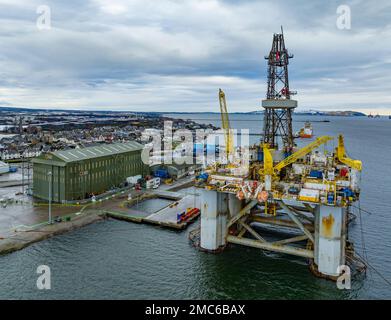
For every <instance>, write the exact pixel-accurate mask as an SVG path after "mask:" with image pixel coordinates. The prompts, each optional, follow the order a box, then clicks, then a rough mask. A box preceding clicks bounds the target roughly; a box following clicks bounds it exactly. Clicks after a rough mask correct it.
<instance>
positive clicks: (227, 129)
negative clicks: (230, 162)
mask: <svg viewBox="0 0 391 320" xmlns="http://www.w3.org/2000/svg"><path fill="white" fill-rule="evenodd" d="M219 102H220V113H221V123H222V126H223V130H224V136H225V148H226V153H227V159H232V156H233V151H234V141H233V136H232V130H231V126H230V124H229V118H228V111H227V102H226V101H225V93H224V91H223V90H221V89H219Z"/></svg>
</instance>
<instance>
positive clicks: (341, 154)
mask: <svg viewBox="0 0 391 320" xmlns="http://www.w3.org/2000/svg"><path fill="white" fill-rule="evenodd" d="M336 153H337V158H338V160H339V161H340V162H342V163H344V164H346V165H347V166H349V167H351V168H353V169H356V170H358V171H361V170H362V162H361V161H360V160H353V159H351V158H349V157H348V156H347V155H346V151H345V143H344V140H343V136H342V134H340V135H339V136H338V147H337V152H336Z"/></svg>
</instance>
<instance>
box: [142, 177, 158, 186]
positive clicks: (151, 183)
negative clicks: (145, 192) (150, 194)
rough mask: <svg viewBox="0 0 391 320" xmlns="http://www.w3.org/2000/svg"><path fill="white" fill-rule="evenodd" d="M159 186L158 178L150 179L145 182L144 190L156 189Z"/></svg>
mask: <svg viewBox="0 0 391 320" xmlns="http://www.w3.org/2000/svg"><path fill="white" fill-rule="evenodd" d="M159 186H160V178H158V177H156V178H152V179H150V180H147V181H146V182H145V188H146V189H157V188H159Z"/></svg>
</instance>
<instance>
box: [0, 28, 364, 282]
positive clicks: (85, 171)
mask: <svg viewBox="0 0 391 320" xmlns="http://www.w3.org/2000/svg"><path fill="white" fill-rule="evenodd" d="M292 57H293V55H290V54H289V53H288V50H287V49H286V47H285V40H284V35H283V33H282V32H281V33H279V34H274V36H273V43H272V48H271V51H270V53H269V55H268V56H267V61H268V78H267V81H268V91H267V94H266V99H265V100H263V101H262V106H263V108H264V121H263V134H262V138H261V141H260V143H257V144H254V145H250V146H247V148H245V147H246V146H240V147H238V146H236V145H235V144H234V136H233V131H232V128H231V126H230V121H229V114H228V109H227V101H226V96H225V93H224V91H223V90H221V89H220V90H219V94H218V98H219V103H220V114H221V127H222V131H221V132H222V133H223V136H224V144H222V145H220V146H217V147H215V148H210V147H208V145H206V146H205V147H204V148H201V149H200V148H198V149H197V148H196V145H193V144H191V148H190V154H191V157H190V159H191V160H200V159H201V162H198V164H197V165H193V161H192V162H191V164H190V165H186V164H176V163H174V164H168V165H167V164H164V162H163V164H159V163H161V162H159V161H158V164H156V160H161V159H164V160H165V159H166V158H167V152H166V151H161V152H160V151H156V150H154V149H153V148H152V149H151V150H150V151H149V153H148V159H147V160H146V159H142V153H143V152H144V150H145V149H146V148H147V147H148V146H149V145H150V144H151V140H150V139H142V136H143V133H141V134H140V136H139V139H138V141H139V142H137V141H134V140H127V141H125V140H124V139H123V137H122V140H120V141H118V139H114V141H112V140H113V139H109V140H110V141H107V139H105V140H106V141H105V142H104V143H98V144H95V145H91V146H88V145H87V146H85V145H81V146H80V145H78V144H77V145H76V147H75V146H73V145H72V144H70V145H68V146H67V147H66V148H63V149H61V150H53V151H46V152H43V151H42V150H41V151H42V152H41V153H40V154H39V155H35V156H34V157H27V156H26V151H25V150H24V151H20V157H21V158H22V160H23V161H22V162H21V164H22V167H21V168H20V167H19V171H20V169H22V173H21V175H22V177H21V178H22V183H20V184H21V186H22V192H17V193H15V195H14V196H11V197H7V196H3V198H2V199H1V203H2V206H3V210H7V211H10V212H16V214H14V215H12V216H10V218H9V219H4V222H3V227H4V228H3V232H4V236H3V237H2V239H3V243H0V248H1V247H3V250H2V252H9V251H12V250H13V249H12V248H14V249H15V250H16V249H18V248H20V247H23V246H25V245H27V244H28V243H30V242H34V241H37V240H38V239H43V238H45V237H47V236H48V235H52V234H53V235H54V234H56V233H59V232H64V231H66V230H69V229H72V228H73V227H74V226H75V225H78V226H80V225H83V224H85V223H86V224H88V223H91V222H93V221H95V219H103V218H108V217H110V218H114V219H119V220H125V221H128V222H135V223H147V224H155V225H159V226H163V227H168V228H174V229H184V228H186V227H187V226H188V225H189V224H190V223H191V222H193V221H194V220H195V219H197V217H198V216H199V215H200V216H201V223H200V227H199V228H198V229H195V230H193V231H192V232H191V233H190V240H191V242H192V243H193V244H194V245H196V246H197V247H199V248H200V249H202V250H203V251H209V252H220V251H222V250H224V248H225V247H226V246H227V244H229V243H231V244H239V245H243V246H248V247H253V248H258V249H262V250H266V251H272V252H278V253H284V254H291V255H295V256H299V257H301V258H305V259H308V260H309V262H310V268H311V271H312V272H313V273H314V274H315V275H316V276H320V277H324V278H327V279H333V280H336V279H337V277H338V276H339V275H340V274H341V273H342V270H341V268H340V267H341V266H342V265H345V264H349V265H350V266H351V267H352V268H353V269H354V270H359V271H363V270H365V267H366V265H365V262H364V261H363V260H362V259H360V258H359V257H357V256H356V255H355V253H354V246H353V243H352V242H351V241H350V240H349V239H348V237H347V230H348V227H349V222H350V220H351V218H352V212H351V210H350V207H351V205H352V204H354V203H356V202H357V201H358V200H359V196H360V186H359V180H360V179H359V174H360V172H361V170H362V163H361V161H360V160H353V159H351V158H349V156H348V155H347V151H346V150H345V144H344V138H343V136H342V135H339V136H338V138H337V141H338V142H337V147H336V148H335V150H327V149H324V152H323V153H320V152H319V151H318V149H319V147H321V146H325V145H326V144H327V143H328V142H330V141H331V140H333V139H334V138H333V137H330V136H320V137H316V138H315V139H313V141H312V142H310V143H308V144H307V145H306V146H304V147H301V148H298V147H297V144H296V143H295V139H297V138H312V132H313V131H312V127H311V124H309V123H308V122H306V124H305V127H304V129H306V130H307V131H305V132H306V135H304V134H298V135H295V134H294V132H293V124H292V115H293V113H294V109H295V108H296V107H297V101H296V100H293V99H291V96H293V95H294V94H295V93H296V92H294V91H292V90H290V88H289V81H288V64H289V60H290V59H291V58H292ZM92 115H94V116H96V114H92ZM90 116H91V115H90ZM110 116H112V115H110ZM134 117H135V115H133V118H129V116H125V115H123V114H121V116H120V118H119V119H117V120H116V121H117V125H118V122H119V123H122V122H125V125H126V124H127V123H129V122H130V123H133V124H134V123H135V122H139V121H140V120H143V121H145V120H146V119H145V118H144V116H142V117H141V119H137V120H135V118H134ZM23 119H24V118H23V117H21V116H20V117H19V126H17V125H16V124H15V125H14V126H12V127H11V129H10V128H6V129H5V131H11V132H12V131H15V132H18V133H16V136H18V137H20V136H21V137H25V136H28V135H29V134H31V131H33V132H37V131H38V132H40V133H41V136H42V137H45V136H46V135H45V132H46V131H41V130H42V129H40V130H36V126H34V127H33V124H32V123H29V126H28V127H27V129H26V130H25V128H23ZM29 119H30V118H29ZM37 119H40V120H41V121H42V117H38V118H32V119H31V121H36V120H37ZM148 119H149V121H156V120H151V118H148ZM152 119H154V118H152ZM55 120H56V121H55V122H54V123H52V124H49V125H48V124H41V126H48V127H47V128H46V129H51V130H52V129H53V127H54V126H58V127H59V128H60V129H59V133H62V131H61V130H63V129H64V125H65V124H64V122H61V123H60V124H59V122H58V121H57V120H58V119H56V118H55ZM61 120H62V121H64V120H63V119H62V118H61ZM69 120H71V121H72V122H73V121H74V120H75V119H73V118H70V119H69ZM100 120H101V119H100ZM111 120H113V119H112V118H110V117H109V118H108V119H106V120H105V121H111ZM166 120H167V119H166V118H164V117H162V118H161V119H160V121H159V123H162V122H163V123H165V125H166V122H165V121H166ZM89 121H90V119H89V120H88V121H87V120H84V121H83V120H82V121H78V125H81V126H85V125H88V124H90V122H89ZM105 121H103V124H105ZM98 122H99V121H98ZM169 123H170V129H171V127H172V124H174V127H175V129H177V130H180V129H184V128H185V129H188V130H189V129H190V130H191V131H189V132H190V134H191V132H192V131H193V132H194V130H195V129H199V128H203V129H211V128H214V127H213V126H212V125H208V126H205V125H204V126H202V125H201V126H200V125H198V124H195V123H194V122H192V121H187V122H179V121H178V120H174V119H171V121H170V122H169ZM32 127H33V128H34V130H31V128H32ZM125 127H126V126H125ZM309 128H310V131H308V130H309ZM214 129H216V128H214ZM304 129H303V130H304ZM166 130H167V129H166V128H164V132H166ZM71 132H73V130H71ZM115 132H116V131H115ZM208 132H209V133H207V134H206V135H205V133H204V139H205V140H204V143H208V141H211V140H210V136H208V135H211V134H216V133H214V131H208ZM303 132H304V131H303ZM309 132H310V133H309ZM144 133H148V134H149V136H150V137H152V138H153V137H155V136H157V135H159V129H158V128H153V129H149V128H146V129H144ZM217 134H218V133H217ZM116 137H117V138H118V136H116ZM127 138H128V139H129V136H127ZM27 139H28V138H27ZM159 139H161V141H159V144H160V143H162V142H163V143H164V145H165V146H166V143H167V141H169V142H170V143H172V141H171V140H172V138H170V139H169V140H167V136H163V137H161V138H159ZM115 140H117V141H115ZM50 141H51V142H52V144H49V145H50V147H51V148H54V149H56V147H55V144H53V140H50ZM62 141H63V140H62ZM142 141H143V142H144V144H141V142H142ZM181 141H182V140H179V142H177V145H179V147H180V148H182V149H177V150H180V152H179V153H178V152H177V153H176V156H175V159H176V160H177V159H180V158H182V157H183V156H184V155H185V154H186V152H188V151H189V148H188V147H187V145H188V144H186V143H185V142H182V144H183V147H181ZM183 141H184V140H183ZM95 142H97V141H95ZM201 142H202V141H201ZM73 143H74V144H75V143H76V142H75V140H73ZM217 148H218V150H219V152H218V158H217V159H212V160H211V159H210V157H208V155H209V152H210V151H211V150H212V151H213V154H214V153H215V152H216V150H217ZM204 152H205V153H204ZM3 154H8V155H9V151H7V152H5V153H3ZM30 158H31V160H30ZM151 159H153V160H152V161H151ZM4 160H6V159H4ZM7 160H8V161H9V162H11V163H12V161H11V160H15V159H7ZM25 167H27V179H25ZM9 170H10V173H9V174H11V175H12V173H11V167H10V166H9ZM17 170H18V168H17V167H14V170H13V171H14V173H13V174H14V175H15V174H16V172H15V171H17ZM30 171H32V176H33V178H31V174H30ZM19 181H20V178H19ZM3 183H5V188H7V186H12V184H11V185H7V181H4V182H3ZM16 185H18V183H16V184H14V186H16ZM193 185H194V186H195V187H196V188H195V189H194V190H193V193H191V194H188V195H183V194H181V193H180V192H178V189H180V188H181V187H183V188H187V187H189V186H190V187H192V186H193ZM172 190H176V191H172ZM154 203H155V205H154ZM145 204H147V205H145ZM151 208H153V209H151ZM15 209H16V210H15ZM46 212H47V214H48V217H47V218H46ZM91 216H95V217H94V218H88V219H86V217H91ZM15 217H17V218H18V220H17V223H16V221H15ZM19 219H20V220H19ZM82 221H84V222H82ZM257 225H270V226H274V227H275V228H276V230H278V229H281V232H282V238H279V239H273V240H267V239H266V238H265V236H264V235H261V234H260V233H259V231H257V229H256V227H257ZM47 228H49V229H47ZM286 228H288V229H289V228H291V229H293V230H295V232H296V233H294V234H295V235H294V236H291V237H288V238H287V237H284V236H283V234H284V233H286V230H285V229H286ZM42 229H43V230H44V231H45V232H44V233H45V237H43V236H42V235H37V236H36V237H34V236H32V237H31V234H34V233H38V234H39V233H41V232H42ZM49 230H50V231H49ZM12 232H13V233H14V234H12ZM26 232H29V233H30V236H29V237H31V240H27V239H24V238H22V240H20V236H19V235H20V234H25V233H26ZM297 232H298V233H297ZM15 235H17V236H15ZM15 239H16V240H15ZM4 240H6V241H4ZM10 241H11V243H14V246H12V245H10V244H9V242H10ZM20 241H22V242H24V244H23V245H20V244H19V243H18V242H20Z"/></svg>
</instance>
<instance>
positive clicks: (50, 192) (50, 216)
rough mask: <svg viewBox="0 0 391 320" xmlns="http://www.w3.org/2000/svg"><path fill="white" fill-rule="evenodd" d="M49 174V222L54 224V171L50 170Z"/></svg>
mask: <svg viewBox="0 0 391 320" xmlns="http://www.w3.org/2000/svg"><path fill="white" fill-rule="evenodd" d="M48 176H49V221H48V223H49V224H52V172H51V171H49V172H48Z"/></svg>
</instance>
